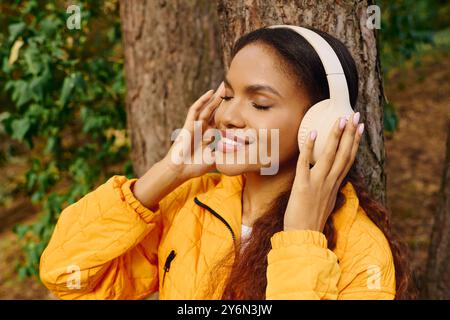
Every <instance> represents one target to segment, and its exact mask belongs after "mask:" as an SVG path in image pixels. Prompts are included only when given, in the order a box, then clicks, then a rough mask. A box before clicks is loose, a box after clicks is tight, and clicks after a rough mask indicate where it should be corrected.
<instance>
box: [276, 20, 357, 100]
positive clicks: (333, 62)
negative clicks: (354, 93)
mask: <svg viewBox="0 0 450 320" xmlns="http://www.w3.org/2000/svg"><path fill="white" fill-rule="evenodd" d="M269 28H289V29H291V30H294V31H295V32H297V33H298V34H300V35H301V36H302V37H304V38H305V39H306V41H308V43H309V44H311V46H312V47H313V48H314V50H315V51H316V53H317V55H318V56H319V58H320V61H322V65H323V67H324V69H325V73H326V74H327V80H328V87H329V88H330V100H331V101H333V102H335V103H339V104H340V103H346V104H348V105H350V97H349V93H348V86H347V80H346V78H345V74H344V70H343V69H342V65H341V62H340V61H339V58H338V56H337V55H336V52H335V51H334V50H333V48H332V47H331V46H330V45H329V43H328V42H327V41H326V40H325V39H324V38H323V37H322V36H321V35H319V34H318V33H316V32H314V31H312V30H310V29H307V28H303V27H299V26H293V25H287V24H286V25H273V26H270V27H269Z"/></svg>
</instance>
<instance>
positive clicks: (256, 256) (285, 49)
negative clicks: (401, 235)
mask: <svg viewBox="0 0 450 320" xmlns="http://www.w3.org/2000/svg"><path fill="white" fill-rule="evenodd" d="M312 30H314V31H315V32H317V33H319V34H320V35H321V36H322V37H323V38H325V40H326V41H327V42H328V43H329V44H330V45H331V47H332V48H333V49H334V50H335V52H336V53H337V55H338V57H339V60H340V62H341V64H342V66H343V69H344V73H345V76H346V79H347V83H348V87H349V93H350V103H351V105H352V106H353V107H355V105H356V100H357V97H358V72H357V69H356V65H355V62H354V60H353V58H352V56H351V54H350V52H349V51H348V49H347V48H346V47H345V45H344V44H343V43H342V42H340V41H339V40H338V39H336V38H334V37H332V36H331V35H329V34H327V33H325V32H322V31H319V30H316V29H312ZM249 44H258V45H263V46H265V47H268V48H271V49H274V50H275V51H274V52H275V53H276V54H278V56H279V58H280V61H281V65H282V66H284V67H286V69H285V70H290V72H291V73H292V72H293V76H294V79H296V80H297V84H298V85H299V86H301V87H302V88H306V90H307V92H308V94H309V98H310V105H311V106H312V105H314V104H315V103H317V102H318V101H321V100H324V99H327V98H329V89H328V83H327V79H326V74H325V70H324V68H323V65H322V63H321V61H320V58H319V56H318V55H317V53H316V52H315V50H314V49H313V48H312V46H311V45H310V44H309V43H308V42H307V41H306V40H305V39H304V38H303V37H302V36H301V35H299V34H298V33H296V32H295V31H293V30H290V29H287V28H277V29H270V28H261V29H257V30H255V31H252V32H250V33H248V34H246V35H244V36H242V37H241V38H239V39H238V40H237V42H236V43H235V45H234V47H233V50H232V53H231V56H232V57H234V56H235V55H236V53H237V52H238V51H239V50H241V49H242V48H243V47H245V46H247V45H249ZM292 182H293V178H292ZM347 182H350V183H351V184H352V185H353V187H354V189H355V191H356V193H357V196H358V199H359V204H360V206H361V207H362V208H363V209H364V211H365V212H366V214H367V216H368V217H369V218H370V220H372V221H373V222H374V223H375V225H376V226H377V227H378V228H379V229H380V230H381V231H382V232H383V233H384V235H385V237H386V239H387V240H388V242H389V245H390V248H391V251H392V255H393V258H394V265H395V278H396V297H395V298H396V299H411V298H414V297H415V291H414V290H415V289H414V286H413V285H412V280H411V273H410V267H409V263H408V261H409V259H408V257H407V247H406V245H404V244H403V243H402V242H400V241H399V240H398V239H397V238H396V237H395V236H394V235H393V233H392V231H391V225H390V219H389V213H388V211H387V209H386V208H385V207H384V206H383V205H382V204H381V203H380V202H378V201H376V200H374V199H373V197H371V196H370V194H369V192H368V191H367V187H366V185H365V183H364V179H363V178H362V177H361V176H360V175H358V173H357V171H356V169H355V167H354V166H353V167H352V168H351V170H350V171H349V173H348V175H347V177H346V178H345V179H344V181H343V182H342V185H341V188H340V191H339V192H338V196H337V199H336V204H335V208H334V210H333V212H332V214H331V215H330V217H329V218H328V220H327V222H326V225H325V228H324V231H323V233H324V234H325V236H326V238H327V240H328V248H329V249H330V250H333V249H334V248H335V246H336V237H335V236H336V231H335V228H334V226H333V222H332V216H333V214H334V213H335V212H336V211H337V210H338V209H339V208H340V207H342V205H343V204H344V202H345V196H344V195H343V193H342V192H341V189H342V187H343V186H344V185H345V184H346V183H347ZM290 185H291V186H292V183H291V184H290ZM290 192H291V190H290V189H289V190H285V191H284V192H281V193H280V194H279V195H278V197H277V198H276V200H275V201H273V203H272V206H271V207H270V208H268V210H267V211H266V212H265V213H264V214H263V215H261V217H259V218H258V219H257V220H256V221H255V222H254V224H253V228H252V233H251V236H250V237H249V239H247V240H245V241H243V242H241V243H239V244H237V247H236V248H235V249H234V250H232V251H230V252H229V254H228V255H226V256H225V257H223V259H221V261H220V262H219V263H218V264H217V265H216V266H215V267H214V268H213V269H212V271H211V277H215V278H211V281H210V285H211V286H212V287H210V290H217V286H218V282H217V275H218V274H220V272H221V271H222V272H224V270H226V269H227V268H231V272H230V273H229V276H228V278H227V279H226V280H225V284H224V290H223V293H222V299H256V300H263V299H265V292H266V286H267V278H266V272H267V255H268V253H269V251H270V250H271V242H270V239H271V237H272V236H273V235H274V234H275V233H276V232H279V231H282V230H283V220H284V213H285V211H286V207H287V203H288V200H289V196H290ZM228 270H229V269H228Z"/></svg>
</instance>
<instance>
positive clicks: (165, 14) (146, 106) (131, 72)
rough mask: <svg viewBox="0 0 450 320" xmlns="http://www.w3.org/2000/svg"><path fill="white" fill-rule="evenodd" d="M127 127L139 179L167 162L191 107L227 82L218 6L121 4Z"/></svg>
mask: <svg viewBox="0 0 450 320" xmlns="http://www.w3.org/2000/svg"><path fill="white" fill-rule="evenodd" d="M120 4H121V5H120V16H121V21H122V32H123V39H124V40H123V41H124V43H123V44H124V46H123V47H124V54H125V74H126V83H127V98H126V99H127V101H126V105H127V116H128V128H129V129H130V131H131V142H132V156H131V157H132V160H133V165H134V170H135V173H136V174H137V175H138V176H140V175H142V174H143V173H144V172H145V171H146V170H147V169H148V168H150V167H151V165H152V164H154V163H155V162H157V161H159V160H161V159H162V157H163V156H164V155H165V154H166V153H167V151H168V148H169V147H170V144H171V140H170V137H171V133H172V131H173V130H174V129H176V128H181V127H182V125H183V122H184V119H185V117H186V113H187V109H188V107H189V106H190V105H191V104H192V103H193V102H194V101H195V100H196V99H197V98H198V97H199V96H200V95H201V93H203V92H206V91H207V90H209V89H212V88H215V87H216V86H218V85H219V83H220V81H221V79H222V77H223V73H222V70H223V67H222V64H221V56H220V55H219V52H220V48H219V41H218V39H219V38H218V23H217V13H216V12H217V11H216V4H215V3H214V2H213V1H205V0H189V1H186V0H170V1H165V0H139V1H121V2H120Z"/></svg>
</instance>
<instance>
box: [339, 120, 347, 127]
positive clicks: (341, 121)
mask: <svg viewBox="0 0 450 320" xmlns="http://www.w3.org/2000/svg"><path fill="white" fill-rule="evenodd" d="M346 122H347V119H345V117H342V118H341V120H339V129H341V130H342V129H344V127H345V123H346Z"/></svg>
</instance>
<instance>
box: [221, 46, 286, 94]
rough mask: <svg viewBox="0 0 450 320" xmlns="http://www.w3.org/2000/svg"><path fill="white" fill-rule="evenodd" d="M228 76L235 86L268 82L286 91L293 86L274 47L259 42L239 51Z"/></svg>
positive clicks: (281, 90)
mask: <svg viewBox="0 0 450 320" xmlns="http://www.w3.org/2000/svg"><path fill="white" fill-rule="evenodd" d="M227 78H228V79H229V80H230V82H232V84H233V87H234V86H240V85H243V86H245V85H251V84H255V83H258V84H268V85H270V86H272V87H274V88H275V89H276V90H278V91H279V92H285V93H286V91H288V90H289V89H290V88H289V87H290V86H292V81H291V79H290V77H289V76H288V74H287V73H286V72H285V71H283V69H282V64H281V61H280V58H279V57H278V56H277V54H276V53H275V52H274V51H273V49H271V48H268V47H267V46H263V45H259V44H250V45H247V46H245V47H244V48H242V49H241V50H239V51H238V53H237V54H236V55H235V56H234V58H233V60H232V61H231V64H230V68H229V70H228V74H227Z"/></svg>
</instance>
